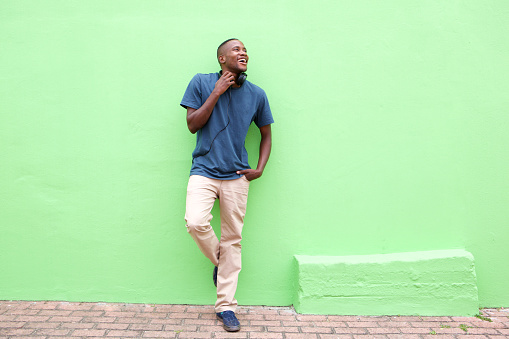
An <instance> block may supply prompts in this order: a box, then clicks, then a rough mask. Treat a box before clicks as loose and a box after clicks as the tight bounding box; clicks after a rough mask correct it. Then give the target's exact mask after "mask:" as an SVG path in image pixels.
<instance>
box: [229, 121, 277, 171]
mask: <svg viewBox="0 0 509 339" xmlns="http://www.w3.org/2000/svg"><path fill="white" fill-rule="evenodd" d="M260 134H261V135H262V138H261V140H260V155H259V157H258V166H256V169H255V170H254V169H246V170H242V171H237V174H244V175H245V176H246V179H247V180H249V181H251V180H254V179H258V178H259V177H261V176H262V174H263V170H264V169H265V165H267V161H269V156H270V150H271V148H272V131H271V129H270V124H269V125H265V126H262V127H260Z"/></svg>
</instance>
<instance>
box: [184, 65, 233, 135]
mask: <svg viewBox="0 0 509 339" xmlns="http://www.w3.org/2000/svg"><path fill="white" fill-rule="evenodd" d="M234 83H235V76H234V75H233V73H231V72H224V73H223V75H221V77H220V78H219V80H217V82H216V85H215V87H214V90H213V91H212V93H210V95H209V97H208V98H207V100H205V103H204V104H203V105H202V106H201V107H200V108H198V109H195V108H191V107H188V108H187V128H189V131H190V132H191V133H193V134H194V133H196V132H198V130H199V129H200V128H202V127H203V126H205V124H206V123H207V121H209V118H210V115H211V114H212V110H213V109H214V106H215V105H216V103H217V100H219V97H220V96H221V94H223V93H224V92H226V90H227V89H228V87H230V86H231V85H233V84H234Z"/></svg>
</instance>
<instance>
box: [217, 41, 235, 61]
mask: <svg viewBox="0 0 509 339" xmlns="http://www.w3.org/2000/svg"><path fill="white" fill-rule="evenodd" d="M232 40H239V39H237V38H230V39H228V40H225V41H223V42H222V43H221V45H219V47H217V57H218V58H219V50H220V49H221V47H223V46H224V45H226V43H228V42H230V41H232ZM239 41H240V40H239Z"/></svg>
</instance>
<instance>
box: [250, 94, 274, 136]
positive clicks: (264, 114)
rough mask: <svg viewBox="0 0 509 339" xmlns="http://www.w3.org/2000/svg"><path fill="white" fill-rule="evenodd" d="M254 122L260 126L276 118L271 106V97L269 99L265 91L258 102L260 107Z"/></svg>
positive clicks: (272, 121)
mask: <svg viewBox="0 0 509 339" xmlns="http://www.w3.org/2000/svg"><path fill="white" fill-rule="evenodd" d="M254 123H255V124H256V126H258V128H260V127H263V126H265V125H270V124H273V123H274V118H273V117H272V112H271V110H270V106H269V99H267V95H266V94H265V91H262V95H261V97H260V101H259V102H258V109H257V112H256V116H255V119H254Z"/></svg>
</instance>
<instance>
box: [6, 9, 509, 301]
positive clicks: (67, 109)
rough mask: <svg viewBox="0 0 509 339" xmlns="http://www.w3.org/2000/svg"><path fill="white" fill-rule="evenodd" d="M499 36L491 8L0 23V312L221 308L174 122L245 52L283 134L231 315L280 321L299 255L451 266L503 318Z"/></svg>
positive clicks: (506, 141)
mask: <svg viewBox="0 0 509 339" xmlns="http://www.w3.org/2000/svg"><path fill="white" fill-rule="evenodd" d="M508 15H509V2H507V1H505V0H499V1H495V0H493V1H488V0H471V1H442V0H435V1H423V0H421V1H417V0H415V1H408V0H388V1H376V0H373V1H323V0H322V1H292V2H290V1H267V0H263V1H256V2H255V1H253V2H250V1H248V2H234V3H232V2H211V1H188V2H186V1H163V0H159V1H157V0H139V1H134V0H129V1H127V0H115V1H114V0H111V1H103V0H94V1H83V0H80V1H74V0H72V1H70V0H60V1H57V0H50V1H42V2H37V1H20V0H4V1H2V2H0V46H1V50H2V51H1V53H0V76H1V82H0V105H1V107H0V119H1V120H0V128H1V129H0V130H1V133H0V154H1V155H2V163H1V166H0V188H1V189H0V228H1V229H0V299H59V300H70V301H120V302H124V301H125V302H154V303H212V302H213V301H214V299H215V298H214V286H213V285H212V282H211V277H210V275H211V271H212V267H211V264H210V263H208V262H207V260H206V259H205V258H204V257H202V255H201V253H199V251H198V249H197V248H196V246H195V245H194V243H193V241H192V239H191V237H190V236H189V235H188V234H187V232H186V230H185V225H184V219H183V215H184V210H185V191H186V184H187V177H188V171H189V167H190V161H191V159H190V154H191V151H192V149H193V146H194V136H193V135H191V134H190V133H189V132H188V131H187V128H186V123H185V111H184V110H183V109H182V108H180V107H179V102H180V99H181V97H182V95H183V92H184V90H185V87H186V86H187V83H188V81H189V80H190V79H191V77H192V76H193V75H194V74H195V73H197V72H202V73H207V72H213V71H216V70H217V69H218V65H217V63H216V60H215V49H216V47H217V45H218V44H219V43H220V42H221V41H223V40H224V39H226V38H229V37H238V38H240V39H242V41H243V42H244V43H245V44H246V47H247V48H248V51H249V55H250V65H249V70H248V74H249V77H248V79H249V80H251V81H252V82H254V83H256V84H258V85H259V86H261V87H262V88H264V89H265V90H266V92H267V93H268V96H269V101H270V103H271V107H272V110H273V113H274V117H275V120H276V123H275V124H274V126H273V135H274V137H273V145H274V148H273V153H272V155H271V159H270V161H269V164H268V167H267V170H266V172H265V173H264V175H263V177H262V178H261V179H260V180H259V181H256V182H254V183H253V184H252V186H251V191H250V198H249V206H248V214H247V217H246V225H245V228H244V240H243V254H244V256H243V272H242V273H241V277H240V283H239V290H238V293H237V297H238V300H239V303H241V304H268V305H288V304H291V302H292V295H293V290H292V286H293V282H292V279H291V277H292V276H293V273H294V272H292V262H293V256H294V255H296V254H300V255H329V256H330V255H333V256H334V255H339V256H344V255H368V254H383V253H397V252H407V251H424V250H443V249H465V250H467V251H469V252H471V253H472V254H473V255H474V258H475V265H476V272H477V280H478V288H479V300H480V303H481V305H480V306H507V305H509V292H508V289H507V281H508V280H509V271H508V270H507V259H508V258H509V247H508V246H507V243H508V240H509V239H508V238H509V237H508V236H509V227H508V226H509V225H508V224H509V222H508V220H509V209H508V206H509V195H508V189H509V176H508V173H509V157H508V156H507V149H508V146H509V134H508V133H507V131H508V127H509V126H508V125H509V114H508V107H509V99H508V98H509V96H508V95H507V93H508V92H509V81H508V74H509V62H508V60H509V44H508V43H507V37H508V36H509V24H508V23H507V17H508ZM258 140H259V136H258V132H257V131H256V129H255V128H254V129H253V130H251V131H250V133H249V135H248V140H247V147H248V151H250V152H251V159H252V160H251V163H252V164H255V163H256V153H257V142H258ZM214 211H215V212H216V213H217V212H218V211H217V209H215V210H214ZM217 221H218V218H217V214H216V218H215V219H214V221H213V223H214V227H215V228H218V223H217Z"/></svg>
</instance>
